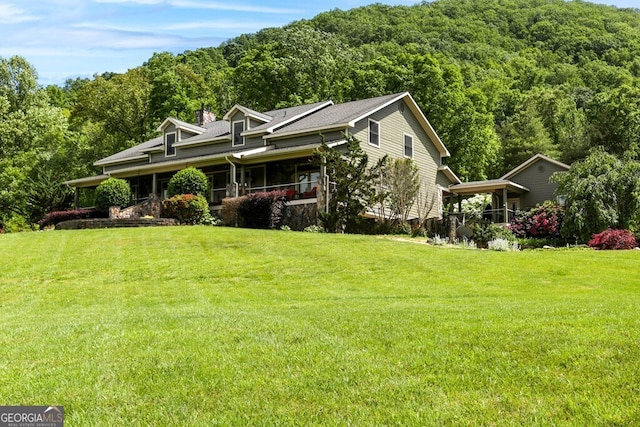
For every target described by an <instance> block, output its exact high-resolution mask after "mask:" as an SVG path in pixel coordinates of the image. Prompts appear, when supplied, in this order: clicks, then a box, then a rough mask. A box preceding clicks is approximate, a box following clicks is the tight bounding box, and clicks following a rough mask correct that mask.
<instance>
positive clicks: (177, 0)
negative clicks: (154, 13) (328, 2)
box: [93, 0, 304, 15]
mask: <svg viewBox="0 0 640 427" xmlns="http://www.w3.org/2000/svg"><path fill="white" fill-rule="evenodd" d="M93 1H94V2H96V3H116V4H136V5H151V6H155V5H160V4H165V5H168V6H173V7H177V8H183V9H199V10H203V9H208V10H224V11H230V12H251V13H270V14H290V15H292V14H300V13H303V12H304V10H303V9H290V8H280V7H268V6H256V5H246V4H234V3H231V2H230V3H218V2H207V1H193V0H93Z"/></svg>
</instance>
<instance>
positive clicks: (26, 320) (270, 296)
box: [0, 227, 640, 426]
mask: <svg viewBox="0 0 640 427" xmlns="http://www.w3.org/2000/svg"><path fill="white" fill-rule="evenodd" d="M415 242H419V241H418V240H416V241H415ZM415 242H403V241H397V240H393V239H391V238H381V237H367V236H349V235H324V234H311V233H294V232H281V231H256V230H240V229H228V228H212V227H167V228H153V229H112V230H83V231H55V232H46V233H28V234H7V235H0V255H1V256H0V325H1V333H0V405H64V407H65V414H66V420H65V421H66V424H65V425H68V426H85V425H89V426H92V425H96V426H102V425H108V426H111V425H131V426H136V425H140V426H146V425H159V426H160V425H162V426H172V425H175V426H179V425H180V426H181V425H194V426H198V425H202V426H209V425H238V426H244V425H473V426H476V425H497V426H501V425H638V424H640V312H639V306H640V269H639V268H638V267H639V265H640V252H638V251H628V252H596V251H590V250H556V251H526V252H519V253H498V252H490V251H472V250H460V249H444V248H434V247H430V246H427V245H424V244H418V243H415Z"/></svg>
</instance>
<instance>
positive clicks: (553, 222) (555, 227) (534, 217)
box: [509, 202, 564, 239]
mask: <svg viewBox="0 0 640 427" xmlns="http://www.w3.org/2000/svg"><path fill="white" fill-rule="evenodd" d="M563 221H564V211H563V209H562V207H561V206H559V205H558V204H556V203H553V202H545V203H544V204H542V205H539V206H536V207H535V208H533V209H530V210H529V211H526V212H518V213H517V214H516V216H515V217H514V218H513V219H512V220H511V224H510V225H509V226H510V228H511V231H513V233H514V234H515V235H516V236H517V237H521V238H522V237H534V238H541V239H544V238H559V237H560V230H561V229H562V224H563Z"/></svg>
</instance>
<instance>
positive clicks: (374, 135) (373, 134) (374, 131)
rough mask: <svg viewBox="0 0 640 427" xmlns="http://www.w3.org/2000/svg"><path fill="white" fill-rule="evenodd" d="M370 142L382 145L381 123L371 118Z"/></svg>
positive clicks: (377, 145)
mask: <svg viewBox="0 0 640 427" xmlns="http://www.w3.org/2000/svg"><path fill="white" fill-rule="evenodd" d="M369 144H371V145H374V146H376V147H379V146H380V123H378V122H374V121H373V120H369Z"/></svg>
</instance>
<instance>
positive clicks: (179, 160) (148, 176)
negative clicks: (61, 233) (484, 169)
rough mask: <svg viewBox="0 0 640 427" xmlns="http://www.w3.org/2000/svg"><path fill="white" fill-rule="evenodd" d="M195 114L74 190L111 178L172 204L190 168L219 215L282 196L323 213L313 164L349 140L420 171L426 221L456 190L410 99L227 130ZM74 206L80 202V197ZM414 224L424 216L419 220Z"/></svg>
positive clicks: (229, 120)
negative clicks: (172, 185)
mask: <svg viewBox="0 0 640 427" xmlns="http://www.w3.org/2000/svg"><path fill="white" fill-rule="evenodd" d="M203 113H205V112H204V111H200V112H199V113H198V114H197V118H198V119H197V123H196V124H190V123H186V122H183V121H180V120H177V119H174V118H167V119H166V120H165V121H164V122H163V123H162V124H161V125H160V126H159V127H158V132H159V134H160V135H159V136H158V137H157V138H154V139H152V140H150V141H147V142H144V143H142V144H140V145H137V146H135V147H132V148H129V149H127V150H124V151H121V152H119V153H115V154H113V155H111V156H109V157H106V158H104V159H100V160H98V161H96V162H95V165H96V166H100V167H102V174H101V175H97V176H91V177H86V178H81V179H75V180H72V181H68V182H67V184H68V185H70V186H72V187H74V188H75V189H76V195H77V194H78V189H80V188H92V187H96V186H97V185H98V184H99V183H100V182H102V181H103V180H105V179H107V178H108V177H116V178H124V179H127V180H128V181H129V183H130V184H131V188H132V191H133V193H134V196H135V198H136V199H137V200H143V199H145V198H147V197H149V196H150V195H157V196H160V197H164V196H166V192H167V187H168V183H169V180H170V178H171V177H172V176H173V174H175V172H176V171H178V170H180V169H183V168H186V167H189V166H193V167H196V168H199V169H201V170H202V171H203V172H204V173H205V174H206V175H207V176H208V177H209V179H210V183H211V191H210V194H209V195H208V198H209V202H210V204H211V206H212V209H214V210H215V209H218V206H219V205H220V204H221V202H222V199H224V198H226V197H235V196H239V195H243V194H248V193H253V192H261V191H271V190H282V191H286V192H287V195H288V196H289V199H290V202H289V203H290V205H293V206H295V205H313V206H314V207H315V208H316V209H319V210H321V211H322V210H324V209H325V206H326V198H324V189H325V188H327V185H328V180H327V177H326V176H325V173H324V171H323V170H322V169H321V168H320V167H319V166H317V165H314V164H313V163H312V162H311V161H310V160H311V158H312V156H313V154H314V150H316V149H317V148H318V147H320V145H321V142H322V140H324V141H325V142H326V143H327V144H328V145H329V146H334V147H335V146H339V145H341V144H344V143H345V135H352V136H354V137H355V138H356V139H358V140H359V141H360V144H361V147H362V148H363V149H364V151H365V152H366V153H367V154H368V156H369V161H370V162H371V164H373V163H375V162H376V161H377V160H378V159H379V158H381V157H382V156H384V155H389V156H390V157H391V158H411V159H413V160H414V161H415V163H416V165H417V166H418V168H419V173H420V178H421V182H422V187H423V189H422V191H423V192H424V195H425V198H429V199H430V200H432V201H434V203H432V206H431V209H430V211H429V213H428V214H427V215H422V216H423V217H425V216H426V217H427V218H436V217H438V216H439V215H441V209H442V197H443V193H445V194H446V193H448V192H449V190H448V188H449V185H450V184H452V183H459V182H460V181H459V179H458V178H457V177H456V175H455V174H454V173H453V172H452V171H451V170H450V169H449V168H448V167H447V166H446V165H445V164H444V160H445V159H446V158H447V157H449V152H448V151H447V149H446V147H445V146H444V144H443V143H442V141H441V140H440V138H439V137H438V135H437V134H436V132H435V131H434V129H433V128H432V126H431V125H430V123H429V121H428V120H427V118H426V117H425V116H424V114H423V113H422V111H421V110H420V108H419V107H418V105H417V104H416V102H415V101H414V99H413V98H412V97H411V95H410V94H409V93H407V92H405V93H398V94H393V95H387V96H380V97H376V98H371V99H365V100H360V101H353V102H347V103H343V104H334V103H333V102H332V101H324V102H317V103H313V104H307V105H301V106H295V107H289V108H283V109H279V110H274V111H267V112H258V111H254V110H252V109H250V108H247V107H244V106H242V105H235V106H234V107H233V108H231V110H230V111H229V112H227V113H226V114H225V115H224V117H223V118H222V120H215V118H213V117H209V120H205V118H207V115H206V114H203ZM76 200H77V197H76ZM412 214H413V217H416V216H417V215H418V211H417V210H414V212H413V213H412Z"/></svg>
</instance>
